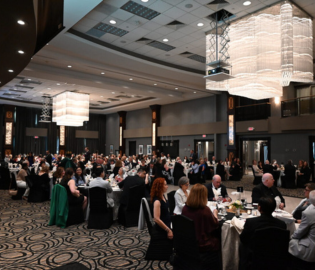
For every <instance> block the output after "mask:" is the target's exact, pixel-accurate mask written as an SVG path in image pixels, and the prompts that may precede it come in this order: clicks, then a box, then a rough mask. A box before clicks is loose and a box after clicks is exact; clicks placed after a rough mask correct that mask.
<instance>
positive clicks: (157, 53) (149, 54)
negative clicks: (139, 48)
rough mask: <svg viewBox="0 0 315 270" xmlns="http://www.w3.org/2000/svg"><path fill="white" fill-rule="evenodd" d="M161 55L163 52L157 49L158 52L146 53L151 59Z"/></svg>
mask: <svg viewBox="0 0 315 270" xmlns="http://www.w3.org/2000/svg"><path fill="white" fill-rule="evenodd" d="M160 54H161V50H158V49H156V50H151V51H149V52H146V53H144V55H146V56H150V57H154V58H156V57H157V56H158V55H160Z"/></svg>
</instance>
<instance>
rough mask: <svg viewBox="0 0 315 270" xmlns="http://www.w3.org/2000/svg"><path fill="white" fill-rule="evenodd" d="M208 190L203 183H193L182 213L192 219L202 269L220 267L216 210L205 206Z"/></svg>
mask: <svg viewBox="0 0 315 270" xmlns="http://www.w3.org/2000/svg"><path fill="white" fill-rule="evenodd" d="M207 202H208V190H207V188H206V187H205V186H204V185H201V184H196V185H194V186H193V187H192V188H191V190H190V193H189V196H188V198H187V201H186V205H185V206H184V208H183V211H182V215H184V216H186V217H188V218H190V219H192V220H193V221H194V225H195V233H196V238H197V241H198V245H199V254H200V262H201V264H202V266H203V268H202V269H210V268H211V269H214V270H215V269H221V261H220V239H219V235H216V232H215V230H216V229H217V228H218V227H219V222H218V211H217V210H216V209H215V210H214V211H213V213H212V212H211V210H210V208H209V207H208V206H207Z"/></svg>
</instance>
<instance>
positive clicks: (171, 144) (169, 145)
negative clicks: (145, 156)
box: [160, 140, 179, 159]
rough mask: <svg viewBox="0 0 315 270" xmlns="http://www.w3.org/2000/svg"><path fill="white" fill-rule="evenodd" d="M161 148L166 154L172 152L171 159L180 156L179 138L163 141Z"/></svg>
mask: <svg viewBox="0 0 315 270" xmlns="http://www.w3.org/2000/svg"><path fill="white" fill-rule="evenodd" d="M160 149H161V153H164V155H165V156H166V155H167V154H170V156H171V159H175V158H177V157H178V156H179V140H173V141H165V140H164V141H161V147H160Z"/></svg>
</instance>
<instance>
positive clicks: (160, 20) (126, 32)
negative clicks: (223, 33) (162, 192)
mask: <svg viewBox="0 0 315 270" xmlns="http://www.w3.org/2000/svg"><path fill="white" fill-rule="evenodd" d="M64 2H65V5H64V8H65V12H64V26H65V29H64V30H63V31H62V32H61V33H60V34H59V35H58V36H57V37H55V38H54V39H53V40H52V41H51V42H49V44H48V45H47V46H45V47H44V48H43V49H42V50H40V51H39V52H38V53H37V54H36V55H34V56H33V58H32V60H31V62H30V64H29V65H28V66H27V67H26V68H25V69H24V70H23V71H22V72H21V73H20V74H19V75H18V76H17V77H16V78H15V79H14V80H12V81H11V82H9V83H8V84H6V85H5V86H3V87H2V88H0V103H2V104H15V105H20V106H31V107H41V101H42V96H43V95H50V96H54V95H56V94H59V93H61V92H64V91H67V90H68V91H78V92H82V93H89V94H90V107H91V110H92V112H97V113H104V114H107V113H113V112H117V111H121V110H126V111H128V110H135V109H141V108H147V107H148V106H149V105H152V104H161V105H163V104H169V103H174V102H181V101H185V100H191V99H196V98H202V97H207V96H211V95H213V94H215V95H216V94H220V92H213V91H211V92H210V91H208V90H206V89H205V81H204V79H203V75H204V73H205V71H204V70H205V33H206V32H207V31H209V30H211V29H210V20H209V18H208V17H209V16H211V14H213V13H215V12H216V11H217V10H218V9H221V8H224V9H225V10H226V11H228V12H230V13H231V20H237V19H239V18H241V17H243V16H246V15H248V14H250V13H253V12H255V11H257V10H260V9H262V8H265V7H267V6H270V5H272V4H274V3H277V2H279V1H277V0H251V5H249V6H244V5H243V2H244V1H243V0H242V1H239V0H226V1H219V2H220V4H217V2H218V1H217V0H215V1H213V0H149V1H148V2H142V1H141V0H134V1H129V0H104V1H101V0H80V1H77V0H65V1H64ZM222 2H224V3H222ZM294 3H296V4H297V5H298V6H300V7H301V8H303V9H304V10H306V11H307V12H308V13H309V14H310V15H311V16H312V17H315V2H314V1H313V0H295V1H294ZM111 20H114V21H115V22H116V23H115V24H111V22H110V21H111ZM198 23H202V24H203V26H198V25H197V24H198ZM165 39H167V40H168V41H167V42H166V41H163V40H165Z"/></svg>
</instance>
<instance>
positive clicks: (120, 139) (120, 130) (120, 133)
mask: <svg viewBox="0 0 315 270" xmlns="http://www.w3.org/2000/svg"><path fill="white" fill-rule="evenodd" d="M119 146H122V126H120V127H119Z"/></svg>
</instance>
